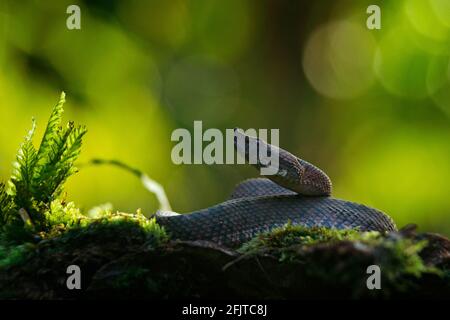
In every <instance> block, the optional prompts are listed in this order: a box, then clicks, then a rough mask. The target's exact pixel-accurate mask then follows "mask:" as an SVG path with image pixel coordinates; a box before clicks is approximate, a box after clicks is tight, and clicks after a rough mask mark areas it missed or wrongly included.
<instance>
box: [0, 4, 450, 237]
mask: <svg viewBox="0 0 450 320" xmlns="http://www.w3.org/2000/svg"><path fill="white" fill-rule="evenodd" d="M70 4H78V5H79V6H80V7H81V26H82V29H81V30H68V29H67V28H66V19H67V17H68V14H66V8H67V6H68V5H70ZM370 4H377V5H379V6H380V7H381V10H382V11H381V26H382V28H381V30H368V29H367V28H366V19H367V17H368V15H367V14H366V8H367V6H368V5H370ZM62 90H64V91H66V93H67V100H68V103H67V104H66V110H67V111H66V116H65V117H66V119H73V120H75V121H76V122H77V123H81V124H86V125H87V126H88V129H89V132H88V135H87V136H86V138H85V143H84V149H83V152H82V156H81V162H85V161H88V160H89V159H91V158H93V157H102V158H114V159H120V160H123V161H125V162H126V163H128V164H130V165H132V166H136V167H138V168H140V169H142V170H144V171H146V172H147V173H148V174H149V175H150V176H151V177H152V178H154V179H155V180H157V181H159V182H160V183H161V184H162V185H163V186H164V187H165V189H166V192H167V193H168V197H169V199H170V201H171V204H172V206H173V209H174V210H176V211H178V212H187V211H192V210H195V209H199V208H202V207H207V206H210V205H212V204H215V203H217V202H219V201H223V200H224V199H225V198H226V197H227V196H228V194H229V193H230V192H231V190H232V188H233V186H234V185H235V184H237V183H238V182H239V181H241V180H243V179H245V178H250V177H254V176H256V175H257V172H256V171H254V169H252V168H248V167H247V166H239V165H233V166H230V165H228V166H225V165H212V166H208V165H181V166H176V165H174V164H172V162H171V158H170V156H171V148H172V146H173V145H174V143H172V142H171V141H170V135H171V132H172V131H173V130H174V129H176V128H179V127H186V128H188V129H189V130H192V127H193V121H194V120H203V126H204V128H211V127H216V128H220V129H225V128H233V127H236V126H239V127H242V128H280V145H281V146H282V147H283V148H285V149H288V150H289V151H291V152H292V153H294V154H296V155H298V156H300V157H302V158H304V159H305V160H308V161H310V162H312V163H314V164H317V165H318V166H320V167H321V168H323V169H324V170H325V171H326V172H327V173H328V174H329V176H330V177H331V178H332V180H333V182H334V195H335V196H336V197H339V198H345V199H349V200H353V201H358V202H363V203H365V204H368V205H371V206H374V207H376V208H379V209H381V210H383V211H385V212H387V213H389V214H390V215H391V216H392V217H393V218H394V219H395V221H396V222H397V224H398V225H399V226H403V225H405V224H407V223H409V222H415V223H418V224H419V226H420V229H421V230H425V229H426V230H429V231H435V232H440V233H444V234H447V235H449V234H450V219H449V218H450V195H449V189H450V171H449V163H450V143H449V141H450V121H449V119H450V2H449V1H447V0H407V1H342V0H338V1H308V2H306V1H305V2H300V1H280V0H251V1H243V0H224V1H216V0H171V1H163V0H160V1H156V0H153V1H140V0H128V1H113V0H97V1H94V0H89V1H74V0H70V1H65V0H60V1H38V0H35V1H28V0H22V1H13V0H0V178H1V179H3V180H5V179H7V178H8V177H9V175H10V173H11V163H12V162H13V160H14V155H15V152H16V151H17V148H18V146H19V144H20V142H21V141H22V139H23V136H24V135H25V133H26V131H27V130H28V129H29V128H30V125H31V121H30V120H31V118H32V116H36V118H37V121H38V126H39V127H38V128H39V129H40V131H39V132H38V133H40V134H42V131H43V129H44V127H45V122H46V120H47V117H48V115H49V113H50V110H51V107H52V106H53V105H54V104H55V103H56V101H57V99H58V97H59V93H60V91H62ZM36 142H38V141H36ZM66 190H67V192H68V197H69V199H71V200H74V201H75V202H76V203H77V204H78V205H80V206H81V207H82V208H85V209H89V208H90V207H92V206H95V205H98V204H102V203H106V202H111V203H112V204H113V205H114V208H115V209H118V210H124V211H135V210H136V208H142V209H143V211H144V213H147V214H149V213H152V212H154V211H155V210H156V209H157V202H156V200H155V198H154V197H153V196H152V195H151V194H149V193H147V191H145V190H144V189H143V188H142V186H141V184H140V182H139V181H138V180H137V179H135V178H134V177H133V176H131V175H129V174H128V173H125V172H122V171H120V170H118V169H115V168H111V167H89V168H83V169H82V170H81V171H80V172H79V173H78V174H77V175H76V176H74V177H72V178H71V179H70V180H69V182H68V184H67V187H66ZM255 214H257V213H255Z"/></svg>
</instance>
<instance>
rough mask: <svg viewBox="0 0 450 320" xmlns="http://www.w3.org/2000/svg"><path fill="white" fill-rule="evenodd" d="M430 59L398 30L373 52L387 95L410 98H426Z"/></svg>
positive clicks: (401, 30) (377, 71)
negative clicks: (388, 93)
mask: <svg viewBox="0 0 450 320" xmlns="http://www.w3.org/2000/svg"><path fill="white" fill-rule="evenodd" d="M428 64H429V56H428V55H427V53H426V52H424V51H422V50H421V49H420V48H418V47H416V46H415V45H414V43H413V42H412V41H411V39H409V38H408V36H407V32H405V30H404V29H403V28H401V27H399V28H397V29H394V30H392V31H391V32H390V33H389V34H388V35H387V36H385V37H384V38H383V39H382V40H381V43H380V44H379V47H378V49H377V52H376V56H375V63H374V68H375V72H376V74H377V76H378V78H379V79H380V81H381V83H382V85H383V86H384V87H385V88H386V89H387V90H388V91H389V92H390V93H393V94H395V95H398V96H401V97H407V98H412V99H417V98H424V97H426V96H427V94H428V92H427V86H426V83H425V82H426V75H427V72H428Z"/></svg>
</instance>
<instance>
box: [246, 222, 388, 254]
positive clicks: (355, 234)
mask: <svg viewBox="0 0 450 320" xmlns="http://www.w3.org/2000/svg"><path fill="white" fill-rule="evenodd" d="M380 238H381V234H380V233H379V232H376V231H370V232H359V231H358V230H356V229H347V230H337V229H329V228H324V227H314V228H307V227H303V226H299V225H292V223H288V224H286V225H285V226H283V227H280V228H275V229H273V230H271V231H270V232H265V233H261V234H259V235H258V236H256V237H255V238H253V239H252V240H250V241H249V242H247V243H245V244H244V245H243V246H242V247H241V248H240V249H239V250H238V251H239V252H241V253H251V252H257V251H258V250H260V249H262V250H268V249H269V250H270V249H277V248H278V249H284V248H289V247H291V246H298V245H303V246H311V245H316V244H320V243H335V242H338V241H343V240H349V241H364V242H377V241H379V239H380Z"/></svg>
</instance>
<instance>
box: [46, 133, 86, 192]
mask: <svg viewBox="0 0 450 320" xmlns="http://www.w3.org/2000/svg"><path fill="white" fill-rule="evenodd" d="M72 126H73V125H72ZM86 132H87V130H86V127H81V126H80V127H76V128H73V130H71V132H70V134H69V136H68V138H67V140H66V143H65V146H64V153H63V154H62V156H61V158H60V160H59V161H58V163H57V166H56V168H57V174H56V177H55V179H54V182H55V186H54V187H53V188H52V189H51V190H50V193H49V195H50V196H52V197H54V196H57V195H59V193H60V190H61V188H60V187H61V186H62V185H63V184H64V182H65V181H66V180H67V178H69V177H70V176H71V175H72V174H74V173H76V172H77V168H76V167H75V166H74V162H75V161H76V160H77V158H78V156H79V155H80V152H81V145H82V142H83V136H84V135H85V134H86Z"/></svg>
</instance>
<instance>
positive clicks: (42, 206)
mask: <svg viewBox="0 0 450 320" xmlns="http://www.w3.org/2000/svg"><path fill="white" fill-rule="evenodd" d="M64 102H65V94H64V92H63V93H61V97H60V99H59V101H58V103H57V104H56V106H55V107H54V108H53V111H52V113H51V115H50V119H49V120H48V124H47V128H46V130H45V133H44V135H43V137H42V141H41V144H40V146H39V148H38V149H37V150H36V149H35V147H34V145H33V137H34V133H35V130H36V122H35V121H34V119H33V125H32V128H31V130H30V131H29V132H28V134H27V136H26V137H25V140H24V142H23V143H22V145H21V146H20V148H19V151H18V153H17V156H16V161H15V163H14V170H13V174H12V177H11V181H10V189H9V190H6V188H5V186H4V185H3V184H2V185H1V186H0V225H2V226H4V225H5V224H6V223H7V222H8V220H9V219H10V218H11V217H10V215H11V212H12V213H13V215H14V210H15V215H14V216H15V217H13V218H16V219H18V217H19V213H20V210H22V213H26V214H28V215H29V217H30V220H31V221H30V223H32V224H33V225H34V226H36V227H37V229H38V230H43V229H44V228H45V227H46V226H48V225H51V224H52V223H54V222H55V219H56V220H58V219H62V218H63V216H64V215H63V216H61V215H58V214H55V217H51V215H49V214H48V212H52V210H53V211H54V210H55V208H54V205H55V204H54V203H53V202H52V201H54V200H55V199H57V197H58V196H59V195H60V194H61V191H62V187H63V184H64V182H65V181H66V180H67V178H68V177H70V176H71V175H72V174H74V173H75V172H76V170H77V169H76V168H75V166H74V162H75V161H76V159H77V158H78V156H79V154H80V150H81V144H82V139H83V136H84V135H85V133H86V128H85V127H81V126H79V127H75V126H74V124H73V122H69V123H68V124H67V125H66V126H65V127H64V128H63V127H62V126H61V120H62V114H63V112H64V109H63V105H64ZM8 193H9V194H10V195H8ZM52 205H53V207H52ZM49 208H50V209H49ZM48 209H49V211H47V210H48ZM72 209H73V208H68V209H67V210H69V211H70V210H72ZM23 210H25V211H23ZM57 212H63V211H61V210H60V211H57ZM65 217H66V218H65V219H67V217H68V215H67V214H66V215H65ZM22 219H23V216H22ZM46 220H47V221H46ZM63 220H64V219H63ZM58 221H59V220H58ZM66 222H67V221H66Z"/></svg>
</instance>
